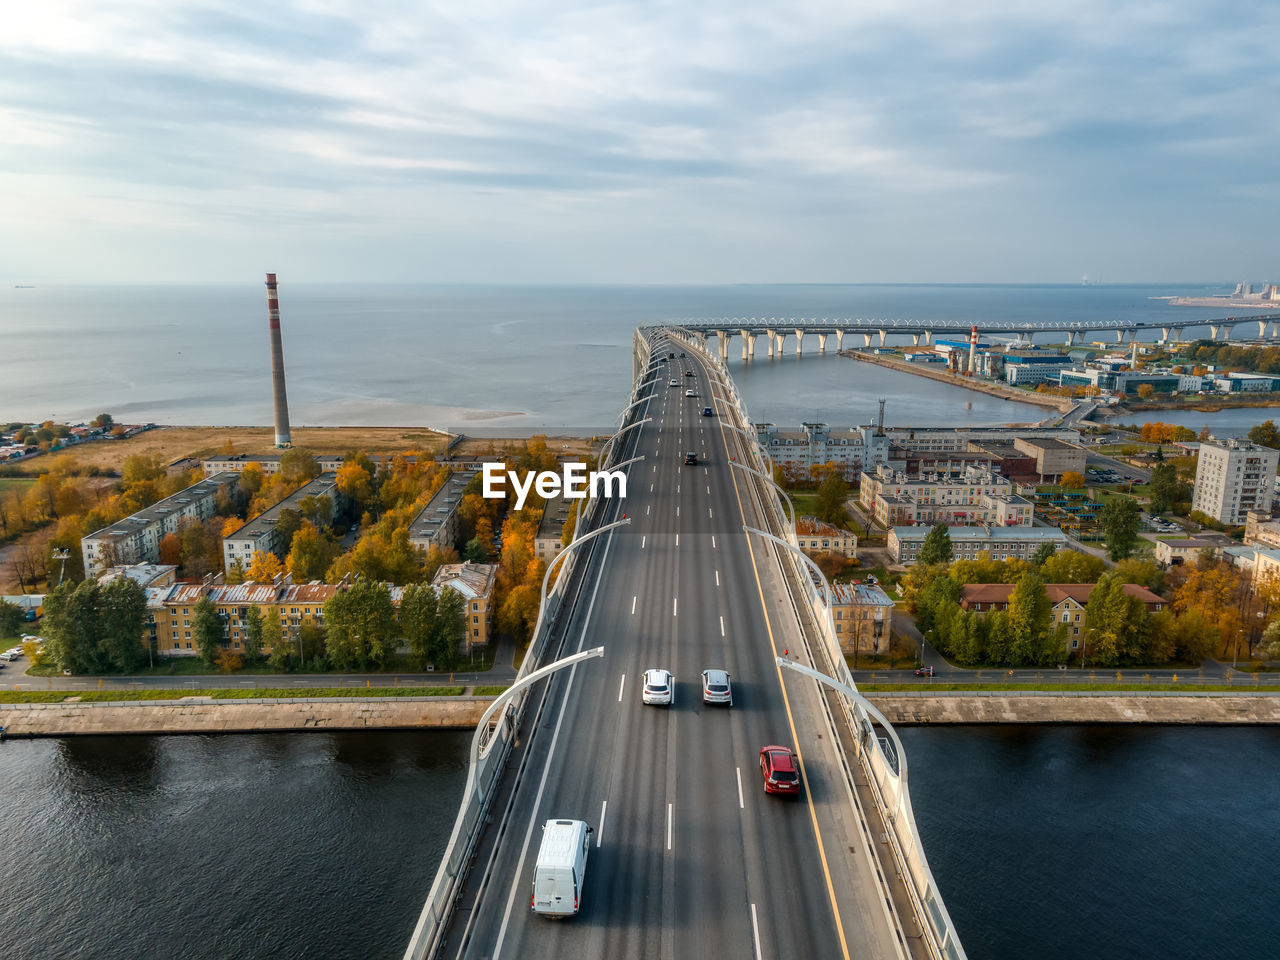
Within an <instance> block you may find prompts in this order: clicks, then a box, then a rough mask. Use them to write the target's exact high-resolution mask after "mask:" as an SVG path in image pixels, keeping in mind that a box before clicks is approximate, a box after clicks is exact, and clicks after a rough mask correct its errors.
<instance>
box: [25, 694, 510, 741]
mask: <svg viewBox="0 0 1280 960" xmlns="http://www.w3.org/2000/svg"><path fill="white" fill-rule="evenodd" d="M492 702H493V698H492V697H449V698H444V697H315V698H289V699H287V700H285V699H282V700H266V699H263V700H211V699H208V698H205V697H190V698H186V699H181V700H129V701H112V702H109V703H7V704H0V726H3V727H4V733H5V736H6V737H8V736H14V737H67V736H75V735H78V734H112V733H150V734H157V733H267V732H276V731H292V730H372V729H378V728H382V729H400V730H407V729H422V730H469V729H472V728H474V727H475V725H476V724H477V723H478V722H479V721H480V716H481V714H483V713H484V711H485V708H486V707H487V706H488V705H489V704H490V703H492Z"/></svg>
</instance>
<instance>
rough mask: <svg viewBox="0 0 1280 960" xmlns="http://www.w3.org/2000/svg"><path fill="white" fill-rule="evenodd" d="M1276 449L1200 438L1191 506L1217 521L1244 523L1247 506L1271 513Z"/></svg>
mask: <svg viewBox="0 0 1280 960" xmlns="http://www.w3.org/2000/svg"><path fill="white" fill-rule="evenodd" d="M1278 463H1280V450H1273V449H1272V448H1271V447H1263V446H1260V445H1258V444H1256V443H1250V442H1249V441H1247V440H1236V439H1234V438H1229V439H1227V440H1221V441H1218V440H1212V441H1203V442H1202V443H1201V444H1200V456H1199V460H1198V462H1197V464H1196V483H1195V492H1194V493H1193V495H1192V500H1191V508H1192V509H1193V510H1199V511H1201V512H1202V513H1206V514H1208V515H1209V516H1211V517H1213V518H1214V519H1215V520H1217V521H1218V522H1220V523H1231V524H1236V523H1244V522H1245V520H1246V518H1247V515H1248V513H1249V511H1250V510H1253V511H1256V512H1257V513H1261V514H1264V515H1268V514H1270V513H1271V500H1272V497H1273V495H1274V492H1275V479H1276V466H1277V464H1278Z"/></svg>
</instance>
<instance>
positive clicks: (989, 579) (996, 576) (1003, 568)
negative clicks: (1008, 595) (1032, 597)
mask: <svg viewBox="0 0 1280 960" xmlns="http://www.w3.org/2000/svg"><path fill="white" fill-rule="evenodd" d="M1030 566H1031V565H1030V564H1029V563H1027V561H1026V560H1023V559H1022V558H1021V557H1005V558H1004V559H1003V560H993V559H991V553H990V551H988V550H981V551H979V552H978V556H977V557H976V558H974V559H973V560H956V561H954V562H953V563H952V564H951V570H950V576H951V579H953V580H955V582H956V583H960V584H965V583H1016V582H1017V581H1018V578H1019V577H1021V576H1022V575H1023V574H1024V573H1026V572H1027V570H1028V569H1029V568H1030Z"/></svg>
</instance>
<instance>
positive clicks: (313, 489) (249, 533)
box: [222, 473, 346, 570]
mask: <svg viewBox="0 0 1280 960" xmlns="http://www.w3.org/2000/svg"><path fill="white" fill-rule="evenodd" d="M308 497H316V498H317V499H318V498H320V497H327V498H328V499H329V503H330V510H329V516H330V517H336V516H338V515H339V514H340V513H341V512H342V509H343V507H344V506H345V505H346V497H344V496H343V495H342V492H341V491H340V490H339V489H338V484H337V474H334V473H322V474H320V476H318V477H316V478H315V479H314V480H312V481H311V482H310V483H308V484H306V485H305V486H303V487H301V488H299V489H298V490H295V491H294V492H293V493H291V494H289V496H287V497H285V498H284V499H283V500H281V501H280V502H279V503H277V504H275V505H273V506H271V507H268V508H267V509H266V510H264V511H262V513H260V514H258V515H257V516H256V517H254V518H253V519H252V520H250V521H249V522H248V523H246V524H245V525H244V526H243V527H241V528H240V529H239V530H237V531H236V532H235V533H233V534H231V535H229V536H227V537H225V538H224V539H223V541H222V564H223V567H222V569H223V570H230V569H231V567H232V566H233V565H234V564H236V563H239V564H240V566H241V567H242V568H244V569H248V567H249V564H251V563H252V562H253V555H254V554H255V553H274V554H276V555H278V556H281V557H282V558H283V553H284V551H285V547H286V544H285V542H284V538H283V537H282V536H280V534H279V532H278V531H277V530H276V524H277V523H278V522H279V520H280V514H281V513H283V512H284V511H285V510H298V508H299V504H300V503H301V502H302V501H303V500H305V499H307V498H308Z"/></svg>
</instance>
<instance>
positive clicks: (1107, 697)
mask: <svg viewBox="0 0 1280 960" xmlns="http://www.w3.org/2000/svg"><path fill="white" fill-rule="evenodd" d="M867 699H869V700H870V701H871V702H872V703H874V704H875V705H876V706H877V707H878V708H879V709H880V710H881V711H883V713H884V715H885V716H886V717H888V718H889V721H890V722H891V723H893V724H894V725H895V726H922V725H925V724H954V723H974V724H978V723H983V724H990V723H1169V724H1174V723H1182V724H1219V723H1226V724H1231V723H1237V724H1246V723H1259V724H1261V723H1277V724H1280V695H1272V696H1268V695H1265V694H1257V695H1254V696H1245V695H1236V694H1183V693H1170V694H1158V693H1151V694H1144V693H1135V694H1114V693H1102V694H1094V693H1074V694H1072V693H1043V694H1037V693H995V692H993V693H956V694H946V693H939V694H915V693H901V694H898V693H868V694H867Z"/></svg>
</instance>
